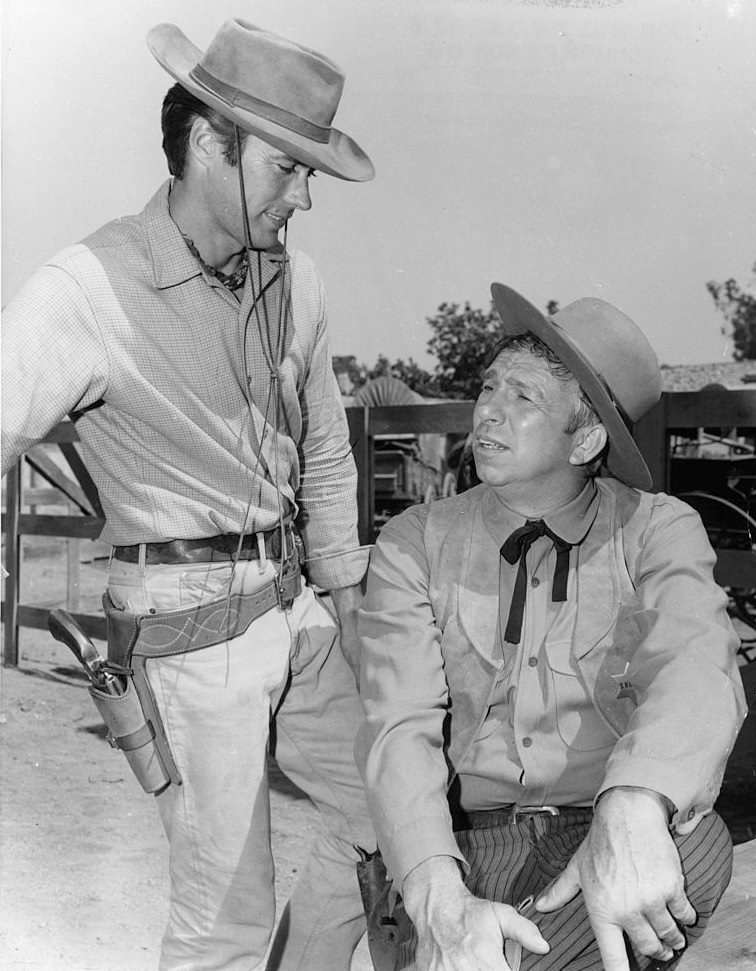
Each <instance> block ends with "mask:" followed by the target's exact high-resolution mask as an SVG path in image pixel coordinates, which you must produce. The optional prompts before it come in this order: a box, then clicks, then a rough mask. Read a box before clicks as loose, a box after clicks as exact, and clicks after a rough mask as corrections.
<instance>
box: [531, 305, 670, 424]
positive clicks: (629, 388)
mask: <svg viewBox="0 0 756 971" xmlns="http://www.w3.org/2000/svg"><path fill="white" fill-rule="evenodd" d="M550 319H551V321H552V323H554V324H556V325H557V326H558V327H560V328H561V329H562V330H563V331H564V332H565V333H566V334H567V335H568V336H569V338H570V339H571V340H572V342H573V343H574V344H575V345H577V347H578V349H579V350H580V352H581V353H582V355H583V357H584V358H585V360H586V361H587V362H588V364H589V365H590V366H591V367H592V368H593V370H594V371H595V372H596V373H597V374H598V376H599V377H600V378H601V379H602V380H603V381H604V383H605V384H606V386H607V388H608V389H609V391H610V393H611V395H612V397H613V398H614V400H615V401H616V402H617V404H618V405H619V406H620V408H621V409H622V411H623V412H624V413H625V414H626V415H627V417H628V418H629V419H630V421H632V422H636V421H638V419H639V418H642V417H643V415H645V414H646V412H647V411H648V410H649V409H650V408H652V407H653V406H654V405H655V404H656V402H657V401H658V400H659V397H660V395H661V392H662V381H661V374H660V371H659V362H658V360H657V358H656V354H655V353H654V350H653V348H652V347H651V345H650V344H649V342H648V340H647V339H646V337H645V335H644V334H643V332H642V331H641V329H640V328H639V327H638V325H637V324H636V323H634V321H632V320H631V319H630V318H629V317H627V316H625V314H623V313H622V311H620V310H618V309H617V308H616V307H614V306H612V304H610V303H607V302H606V301H605V300H599V299H598V298H595V297H583V298H581V299H580V300H575V301H574V302H573V303H570V304H568V305H567V306H566V307H564V308H562V309H561V310H559V311H557V313H555V314H554V315H553V317H551V318H550Z"/></svg>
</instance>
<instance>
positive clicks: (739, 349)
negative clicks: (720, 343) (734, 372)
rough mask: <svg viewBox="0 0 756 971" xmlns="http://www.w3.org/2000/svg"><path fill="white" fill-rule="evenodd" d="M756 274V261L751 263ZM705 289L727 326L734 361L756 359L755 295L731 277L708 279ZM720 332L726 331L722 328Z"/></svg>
mask: <svg viewBox="0 0 756 971" xmlns="http://www.w3.org/2000/svg"><path fill="white" fill-rule="evenodd" d="M752 272H753V273H754V275H755V276H756V263H754V265H753V271H752ZM706 289H707V290H708V291H709V293H710V294H711V296H712V297H713V299H714V303H715V304H716V305H717V308H718V309H719V310H720V311H721V313H722V314H723V316H724V318H725V320H726V321H727V325H728V326H729V329H730V332H731V336H732V343H733V352H732V356H733V357H734V358H735V360H736V361H746V360H748V361H752V360H756V296H754V295H753V294H751V293H746V292H745V291H744V290H743V289H742V288H741V286H740V285H739V284H738V283H737V282H736V281H735V280H733V279H729V280H725V281H724V283H715V282H714V281H710V282H709V283H707V284H706ZM722 333H723V334H724V333H727V331H726V330H725V328H724V327H723V328H722Z"/></svg>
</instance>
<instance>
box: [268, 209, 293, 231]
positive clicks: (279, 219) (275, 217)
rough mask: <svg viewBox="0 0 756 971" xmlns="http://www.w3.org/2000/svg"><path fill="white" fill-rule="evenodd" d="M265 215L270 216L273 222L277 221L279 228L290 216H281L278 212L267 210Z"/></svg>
mask: <svg viewBox="0 0 756 971" xmlns="http://www.w3.org/2000/svg"><path fill="white" fill-rule="evenodd" d="M265 215H266V216H267V217H268V219H270V221H271V222H272V223H275V224H276V226H278V228H279V229H280V228H281V227H282V226H283V224H284V223H285V222H286V220H287V219H288V218H289V217H288V216H280V215H279V214H278V213H277V212H266V213H265Z"/></svg>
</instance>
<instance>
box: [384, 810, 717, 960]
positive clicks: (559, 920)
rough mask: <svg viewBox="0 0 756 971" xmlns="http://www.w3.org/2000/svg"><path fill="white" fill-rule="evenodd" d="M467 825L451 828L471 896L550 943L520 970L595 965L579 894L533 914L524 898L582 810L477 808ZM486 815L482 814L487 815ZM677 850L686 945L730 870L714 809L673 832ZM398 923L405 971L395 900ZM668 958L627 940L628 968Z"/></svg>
mask: <svg viewBox="0 0 756 971" xmlns="http://www.w3.org/2000/svg"><path fill="white" fill-rule="evenodd" d="M475 817H476V819H475V825H474V827H473V828H470V829H464V830H460V831H457V832H456V833H455V837H456V839H457V843H458V845H459V848H460V850H461V852H462V854H463V855H464V857H465V859H466V860H467V862H468V863H469V865H470V872H469V874H468V876H467V879H466V880H465V884H466V886H467V888H468V889H469V890H470V892H471V893H473V894H475V896H476V897H481V898H485V899H488V900H496V901H499V902H500V903H505V904H509V905H511V906H513V907H516V908H518V909H519V910H520V912H521V913H522V914H523V915H524V916H526V917H528V918H529V919H530V920H532V921H534V922H535V923H536V924H537V925H538V927H539V929H540V931H541V934H542V935H543V936H544V937H545V938H546V940H547V941H548V942H549V945H550V946H551V950H550V951H549V953H548V954H546V955H540V954H533V953H532V952H530V951H527V950H523V952H522V961H521V964H520V971H602V967H603V965H602V962H601V956H600V954H599V950H598V945H597V943H596V939H595V937H594V935H593V930H592V928H591V925H590V921H589V919H588V912H587V910H586V908H585V904H584V902H583V895H582V894H581V893H579V894H578V895H577V896H576V897H574V898H573V899H572V900H571V901H570V902H569V903H568V904H566V905H565V906H564V907H562V908H560V909H559V910H557V911H555V912H554V913H550V914H540V913H537V912H536V911H535V909H534V907H533V906H532V903H529V900H530V899H531V898H535V897H537V896H538V895H539V894H540V893H541V892H542V891H543V890H545V889H546V887H547V886H548V884H549V883H551V881H552V880H554V879H555V878H556V877H557V876H559V874H560V873H561V872H562V870H564V868H565V867H566V866H567V863H568V862H569V860H570V858H571V857H572V855H573V853H574V852H575V851H576V850H577V848H578V846H580V844H581V843H582V841H583V839H584V838H585V836H586V835H587V833H588V829H589V827H590V824H591V817H592V813H591V810H589V809H563V810H562V811H561V813H560V815H559V816H546V815H538V816H522V817H520V818H519V819H518V820H517V822H516V823H507V822H504V823H501V822H499V821H498V820H497V818H496V811H493V812H491V813H479V814H478V813H476V814H475ZM486 817H488V819H487V820H486ZM672 838H673V839H674V842H675V846H676V847H677V850H678V853H679V854H680V860H681V863H682V871H683V875H684V877H685V891H686V893H687V895H688V899H689V900H690V902H691V904H692V905H693V907H694V908H695V910H696V913H697V914H698V920H697V922H696V924H695V925H694V926H693V927H686V928H683V932H684V934H685V936H686V939H687V944H688V946H690V945H691V944H693V943H694V942H695V940H696V939H697V938H699V937H700V936H701V935H702V934H703V932H704V930H705V928H706V925H707V923H708V921H709V919H710V917H711V915H712V914H713V913H714V910H715V909H716V906H717V904H718V903H719V901H720V899H721V897H722V894H723V893H724V891H725V889H726V888H727V884H728V883H729V882H730V876H731V874H732V840H731V839H730V835H729V833H728V831H727V827H726V826H725V824H724V822H723V821H722V819H721V817H720V816H718V815H717V814H716V813H710V814H709V815H708V816H705V817H704V818H703V819H702V820H701V822H700V823H699V824H698V826H697V827H696V828H695V829H694V830H693V832H692V833H688V834H686V835H685V836H680V835H679V834H677V833H672ZM393 916H394V919H395V920H396V922H397V925H398V926H397V927H396V938H395V940H396V944H397V959H396V963H395V971H399V969H402V968H407V969H410V968H411V966H412V962H413V960H414V951H415V944H416V938H415V934H414V929H413V928H412V926H411V923H410V921H409V919H408V918H407V916H406V914H405V913H404V912H403V908H402V906H401V903H399V904H398V907H397V909H396V910H395V911H394V915H393ZM681 953H682V952H678V953H677V954H676V955H675V957H674V958H672V960H671V961H669V962H659V961H655V960H653V959H651V958H647V957H645V956H643V955H638V954H636V953H635V952H634V951H633V950H632V948H631V947H630V945H629V944H628V958H629V963H630V968H631V971H661V969H665V971H666V969H672V968H674V967H675V966H676V965H677V963H678V962H679V960H680V955H681Z"/></svg>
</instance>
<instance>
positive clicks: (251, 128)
mask: <svg viewBox="0 0 756 971" xmlns="http://www.w3.org/2000/svg"><path fill="white" fill-rule="evenodd" d="M147 46H148V47H149V49H150V51H151V52H152V54H153V55H154V57H155V59H156V60H157V62H158V63H159V64H160V66H161V67H162V68H164V69H165V70H166V71H167V72H168V73H169V74H170V75H171V76H172V77H174V78H175V79H176V81H178V83H179V84H180V85H181V86H182V87H183V88H186V90H187V91H189V92H191V94H193V95H194V96H195V97H196V98H199V100H200V101H202V102H203V103H204V104H206V105H209V106H210V107H211V108H214V109H215V110H216V111H218V112H220V114H222V115H223V117H224V118H228V120H229V121H232V122H234V124H237V125H239V127H240V128H243V129H244V130H245V131H248V132H250V133H251V134H253V135H257V136H258V137H259V138H262V139H264V140H265V141H266V142H269V143H270V144H271V145H274V146H275V147H276V148H278V149H280V150H281V151H282V152H286V154H287V155H290V156H291V157H292V158H293V159H295V160H296V161H297V162H301V163H302V164H303V165H309V166H310V167H311V168H313V169H317V170H318V171H319V172H324V173H325V174H326V175H333V176H335V177H336V178H337V179H345V180H347V181H349V182H368V181H370V179H372V178H373V177H374V176H375V169H374V168H373V163H372V162H371V161H370V159H369V158H368V156H367V155H366V154H365V152H363V150H362V149H361V148H360V146H359V145H358V144H357V143H356V142H355V141H354V140H353V139H352V138H350V137H349V135H345V134H344V132H341V131H339V130H338V129H336V128H331V132H330V138H329V140H328V142H327V143H326V142H324V143H322V144H321V143H320V142H315V141H313V140H311V139H309V138H305V137H304V136H302V135H298V134H297V133H296V132H292V131H289V130H288V129H286V128H283V127H282V126H281V125H277V124H276V123H275V122H272V121H268V120H267V119H266V118H261V117H259V116H258V115H255V114H254V113H253V112H251V111H246V110H245V109H244V108H239V107H238V106H231V105H229V104H227V103H226V102H225V101H223V100H222V99H221V98H217V97H215V96H214V95H213V94H211V93H210V92H209V91H208V90H207V89H206V88H204V87H201V86H200V85H198V84H197V83H196V82H195V81H193V80H192V78H191V77H190V74H189V72H190V71H191V70H192V69H193V68H194V67H196V65H197V63H198V61H199V60H200V59H201V57H202V51H201V50H200V49H199V48H198V47H196V46H195V45H194V44H192V42H191V41H190V40H189V39H188V37H187V36H186V35H185V34H184V32H183V31H182V30H180V29H179V28H178V27H176V26H175V25H174V24H158V25H157V26H156V27H153V28H152V30H150V32H149V33H148V34H147Z"/></svg>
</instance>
